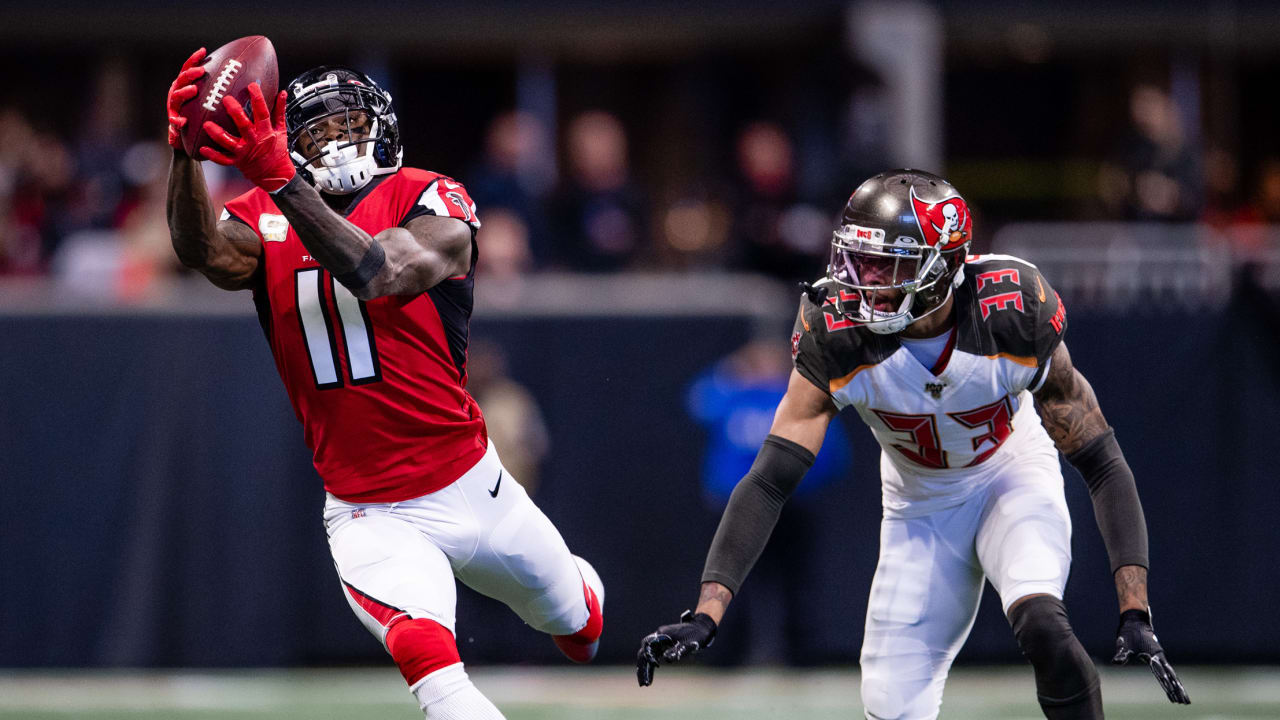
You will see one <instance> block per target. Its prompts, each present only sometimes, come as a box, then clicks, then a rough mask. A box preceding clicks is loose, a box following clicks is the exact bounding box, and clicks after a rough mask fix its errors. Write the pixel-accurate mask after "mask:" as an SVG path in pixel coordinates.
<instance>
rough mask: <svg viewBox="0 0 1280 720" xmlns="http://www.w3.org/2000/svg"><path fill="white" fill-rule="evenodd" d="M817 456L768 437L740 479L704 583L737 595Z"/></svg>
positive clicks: (705, 569)
mask: <svg viewBox="0 0 1280 720" xmlns="http://www.w3.org/2000/svg"><path fill="white" fill-rule="evenodd" d="M813 461H814V457H813V453H811V452H809V451H808V450H807V449H805V447H804V446H802V445H800V444H798V443H794V442H792V441H790V440H787V439H786V438H781V437H778V436H777V435H770V436H769V437H767V438H765V441H764V444H763V445H762V446H761V447H760V453H759V454H757V455H756V461H755V462H754V463H752V465H751V470H750V472H748V473H747V474H746V476H745V477H743V478H742V480H740V481H738V485H737V487H735V488H734V489H733V494H732V495H730V496H729V505H728V506H727V507H725V509H724V515H723V516H722V517H721V518H720V526H719V527H718V528H716V536H715V538H714V539H713V540H712V541H711V549H710V550H709V551H708V552H707V563H706V565H705V566H704V567H703V570H702V582H717V583H720V584H721V585H724V586H725V587H727V588H729V592H731V593H733V594H735V595H736V594H737V593H738V589H739V588H740V587H741V586H742V581H743V580H744V579H746V577H747V573H749V572H750V571H751V568H752V566H754V565H755V564H756V560H758V559H760V553H762V552H764V546H765V545H766V544H767V543H768V542H769V535H770V534H771V533H772V532H773V526H774V525H775V524H777V522H778V515H779V514H780V513H781V512H782V506H783V504H784V503H786V501H787V498H788V497H790V496H791V493H792V492H794V491H795V489H796V486H797V485H799V484H800V481H801V480H802V479H803V478H804V474H805V473H806V472H808V471H809V468H810V467H811V466H812V465H813Z"/></svg>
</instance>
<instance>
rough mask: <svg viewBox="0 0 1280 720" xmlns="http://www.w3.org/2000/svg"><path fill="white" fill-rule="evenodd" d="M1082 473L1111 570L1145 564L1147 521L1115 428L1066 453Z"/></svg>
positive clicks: (1146, 565) (1146, 561)
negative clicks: (1117, 439)
mask: <svg viewBox="0 0 1280 720" xmlns="http://www.w3.org/2000/svg"><path fill="white" fill-rule="evenodd" d="M1067 461H1068V462H1070V463H1071V464H1072V465H1074V466H1075V468H1076V469H1077V470H1079V471H1080V474H1081V475H1083V476H1084V482H1085V485H1087V486H1088V487H1089V497H1090V498H1091V499H1092V500H1093V514H1094V517H1095V518H1096V519H1097V521H1098V530H1099V531H1101V533H1102V542H1103V543H1105V544H1106V546H1107V555H1108V556H1109V557H1110V558H1111V572H1112V573H1114V572H1115V571H1116V570H1118V569H1120V567H1121V566H1123V565H1141V566H1142V567H1148V564H1147V563H1148V560H1147V520H1146V518H1145V517H1144V516H1143V514H1142V503H1141V502H1140V501H1139V500H1138V486H1137V485H1136V484H1135V483H1134V481H1133V471H1132V470H1130V469H1129V463H1127V462H1125V460H1124V453H1122V452H1121V451H1120V445H1119V443H1117V442H1116V434H1115V431H1114V430H1112V429H1111V428H1107V431H1106V432H1104V433H1103V434H1101V435H1099V436H1098V437H1096V438H1094V439H1093V440H1090V441H1089V442H1088V444H1086V445H1085V446H1084V447H1082V448H1080V449H1079V450H1077V451H1075V452H1073V453H1071V454H1070V455H1068V456H1067Z"/></svg>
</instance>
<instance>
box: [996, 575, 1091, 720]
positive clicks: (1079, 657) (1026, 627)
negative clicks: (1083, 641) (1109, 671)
mask: <svg viewBox="0 0 1280 720" xmlns="http://www.w3.org/2000/svg"><path fill="white" fill-rule="evenodd" d="M1009 624H1010V625H1012V626H1013V634H1014V637H1016V638H1017V640H1018V647H1020V648H1022V653H1023V654H1024V655H1026V656H1027V659H1028V660H1030V661H1031V665H1032V667H1033V668H1034V669H1035V676H1036V693H1037V695H1038V696H1039V699H1040V704H1041V705H1042V706H1044V707H1045V708H1048V707H1051V706H1071V705H1077V704H1088V705H1091V704H1092V703H1093V700H1091V698H1093V697H1094V696H1096V695H1097V693H1098V671H1097V669H1096V668H1095V667H1094V666H1093V661H1092V660H1090V659H1089V656H1088V654H1087V653H1085V651H1084V648H1083V647H1082V646H1081V645H1080V641H1079V640H1077V639H1076V636H1075V633H1074V632H1073V631H1072V630H1071V623H1070V622H1068V621H1067V609H1066V607H1065V606H1064V605H1063V604H1062V601H1061V600H1059V599H1058V598H1056V597H1053V596H1051V595H1037V596H1034V597H1029V598H1026V599H1023V600H1019V601H1018V602H1015V603H1014V604H1013V605H1012V606H1011V607H1010V608H1009ZM1080 717H1090V715H1080Z"/></svg>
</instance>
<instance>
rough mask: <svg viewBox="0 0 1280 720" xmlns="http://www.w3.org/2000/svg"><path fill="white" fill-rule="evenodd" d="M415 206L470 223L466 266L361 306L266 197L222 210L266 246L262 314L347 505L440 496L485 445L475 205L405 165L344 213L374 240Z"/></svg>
mask: <svg viewBox="0 0 1280 720" xmlns="http://www.w3.org/2000/svg"><path fill="white" fill-rule="evenodd" d="M420 215H438V216H447V217H453V218H457V219H459V220H461V221H462V222H465V223H467V224H468V225H470V226H471V229H472V245H471V247H472V254H471V268H470V270H468V272H467V274H466V275H462V276H458V277H454V278H449V279H448V280H445V281H443V282H441V283H440V284H438V285H436V286H435V287H433V288H431V289H430V290H427V291H426V292H424V293H422V294H420V295H393V296H388V297H380V298H376V299H374V300H369V301H367V302H366V301H362V300H359V299H357V298H356V297H355V296H354V295H352V294H351V292H350V291H349V290H347V288H346V287H344V286H343V285H341V284H339V283H336V282H334V280H333V277H332V275H330V274H329V272H328V271H327V270H325V269H324V268H323V267H321V266H320V264H319V263H318V262H316V261H315V260H314V259H313V258H312V257H311V254H310V252H309V251H308V250H307V248H306V247H305V246H304V245H303V244H302V240H301V239H299V238H298V235H297V234H296V233H295V232H294V231H293V228H291V227H289V223H288V221H287V220H286V219H285V217H284V215H283V214H281V213H280V211H279V209H278V208H277V207H276V205H275V203H274V202H273V200H272V198H271V196H270V195H269V194H267V193H266V192H264V191H262V190H260V189H256V188H255V189H253V190H250V191H249V192H247V193H245V194H244V195H241V196H240V197H238V198H236V199H234V200H232V201H231V202H229V203H227V206H226V212H225V213H224V214H223V217H224V219H227V218H230V219H235V220H239V221H241V222H243V223H245V224H246V225H248V226H249V227H251V228H253V229H254V231H255V232H257V233H258V237H259V238H260V239H261V241H262V250H263V252H262V257H261V260H260V262H261V263H262V267H260V268H259V276H260V280H259V282H258V285H257V286H256V287H255V288H254V293H253V298H254V303H255V305H257V308H258V318H259V320H260V321H261V323H262V328H263V330H264V331H265V332H266V335H267V340H268V342H269V343H270V344H271V353H272V354H273V355H274V356H275V361H276V368H277V369H278V370H279V371H280V377H281V379H282V380H284V385H285V388H286V389H287V390H288V392H289V400H290V401H291V402H292V403H293V409H294V411H295V412H296V413H297V415H298V420H300V421H301V422H302V426H303V432H304V436H305V439H306V442H307V446H308V447H310V448H311V450H312V452H313V453H314V455H315V466H316V470H317V471H318V472H319V473H320V477H321V478H323V479H324V486H325V489H326V490H328V491H329V492H331V493H333V494H334V495H336V496H337V497H339V498H341V499H343V500H347V501H349V502H397V501H400V500H408V499H409V498H414V497H418V496H421V495H425V494H427V493H431V492H435V491H436V490H439V489H440V488H443V487H445V486H447V485H449V484H450V483H452V482H453V481H454V480H457V479H458V478H459V477H460V476H461V475H462V474H463V473H464V472H466V470H467V469H469V468H470V467H471V466H473V465H475V464H476V462H478V461H479V460H480V457H481V456H482V455H484V452H485V449H486V446H487V444H488V437H487V434H486V432H485V425H484V418H483V417H482V416H481V414H480V407H479V406H478V405H476V402H475V400H474V399H472V397H471V395H469V394H468V393H467V390H466V383H467V370H466V362H467V336H468V325H469V322H470V318H471V308H472V289H473V287H474V272H475V258H476V246H475V239H474V233H475V230H476V229H477V228H479V227H480V223H479V221H478V220H477V219H476V215H475V203H473V202H472V201H471V198H470V196H468V195H467V191H466V189H465V188H463V187H462V185H461V184H460V183H457V182H455V181H454V180H453V179H451V178H448V177H445V176H443V175H439V174H437V173H432V172H426V171H423V170H416V169H413V168H402V169H400V170H399V171H398V172H396V173H395V174H393V175H384V176H379V177H375V178H374V181H373V182H371V183H370V184H369V185H367V186H365V187H364V188H363V189H362V190H360V191H359V193H358V194H357V195H356V196H355V197H354V198H352V204H351V205H350V206H349V207H348V209H347V211H346V213H345V217H346V219H347V220H348V221H350V222H351V223H352V224H354V225H356V226H357V227H359V228H361V229H363V230H364V231H365V232H367V233H369V234H370V235H376V234H377V233H379V232H381V231H383V230H385V229H387V228H390V227H396V226H403V225H404V224H405V223H407V222H408V221H409V220H412V219H413V218H416V217H418V216H420Z"/></svg>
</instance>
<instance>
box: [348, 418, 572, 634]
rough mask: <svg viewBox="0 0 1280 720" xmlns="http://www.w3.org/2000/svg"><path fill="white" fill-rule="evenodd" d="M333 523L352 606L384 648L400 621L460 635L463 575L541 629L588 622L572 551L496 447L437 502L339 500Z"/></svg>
mask: <svg viewBox="0 0 1280 720" xmlns="http://www.w3.org/2000/svg"><path fill="white" fill-rule="evenodd" d="M495 490H496V492H495ZM324 524H325V530H326V532H327V533H328V535H329V549H330V551H331V552H332V554H333V561H334V564H335V565H336V566H337V570H338V575H339V577H340V578H341V580H342V582H343V585H344V587H343V591H344V594H345V595H346V598H347V602H348V603H349V604H350V605H351V609H352V611H354V612H355V614H356V616H357V617H359V618H360V621H361V622H362V623H363V624H364V626H365V627H366V628H368V629H369V632H371V633H373V635H374V636H375V637H377V638H378V640H379V641H381V642H383V643H384V644H385V643H386V631H387V629H386V625H387V624H389V622H388V621H389V620H391V619H394V617H395V615H396V614H397V613H403V614H407V615H409V616H410V617H412V618H427V619H430V620H434V621H435V622H437V623H440V624H441V625H443V626H444V627H445V628H448V630H449V631H450V632H451V633H454V635H455V636H456V635H457V632H456V631H455V629H454V622H455V615H454V611H455V605H456V602H457V588H456V587H455V586H454V578H455V577H456V578H457V579H458V580H461V581H462V582H464V583H466V584H467V585H468V586H469V587H471V588H472V589H474V590H476V591H478V592H480V593H482V594H484V595H488V596H489V597H491V598H494V599H496V600H500V601H501V602H503V603H505V604H506V605H507V606H508V607H510V608H511V609H512V610H514V611H515V613H516V614H517V615H519V616H520V619H522V620H524V621H525V622H526V623H528V624H529V625H531V626H532V627H533V628H534V629H536V630H540V631H542V632H545V633H550V634H553V635H569V634H572V633H574V632H577V631H578V630H579V629H581V628H582V627H583V626H585V625H586V623H587V616H588V609H587V604H586V602H585V600H584V596H583V589H582V583H583V577H582V574H581V573H580V572H579V571H578V566H577V564H576V563H575V562H574V559H573V556H572V555H570V554H569V548H568V547H567V546H566V545H565V542H564V539H562V538H561V537H560V533H559V531H557V530H556V528H555V526H554V525H552V524H551V521H550V520H548V519H547V516H546V515H543V514H542V511H541V510H539V509H538V507H537V506H536V505H534V504H533V501H532V500H530V499H529V496H528V494H526V493H525V491H524V488H522V487H521V486H520V483H518V482H516V480H515V478H513V477H511V476H510V474H508V473H507V472H506V469H505V468H503V467H502V463H501V461H500V460H499V459H498V453H497V451H496V450H494V447H493V444H492V443H490V444H489V449H488V451H487V452H486V453H485V455H484V457H483V458H481V459H480V462H478V463H476V465H475V466H474V467H472V468H471V469H470V470H468V471H467V472H466V473H465V474H464V475H463V476H462V477H460V478H458V480H457V482H455V483H453V484H452V485H449V486H448V487H446V488H442V489H441V490H438V491H436V492H434V493H431V494H429V495H424V496H422V497H418V498H414V499H412V500H405V501H403V502H395V503H361V504H357V503H349V502H345V501H343V500H339V499H338V498H335V497H334V496H332V495H329V497H328V500H327V502H326V503H325V507H324ZM352 589H354V590H355V591H357V592H358V593H359V594H360V595H361V596H363V597H362V598H361V600H362V601H363V602H362V603H360V602H357V599H356V597H357V596H356V595H354V594H353V593H352ZM370 600H372V601H374V602H375V603H376V606H377V607H375V609H376V610H377V611H378V614H377V615H378V616H375V615H374V614H372V613H371V612H370V611H369V610H367V609H366V607H364V606H365V605H368V606H370V607H374V605H370V603H369V601H370Z"/></svg>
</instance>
